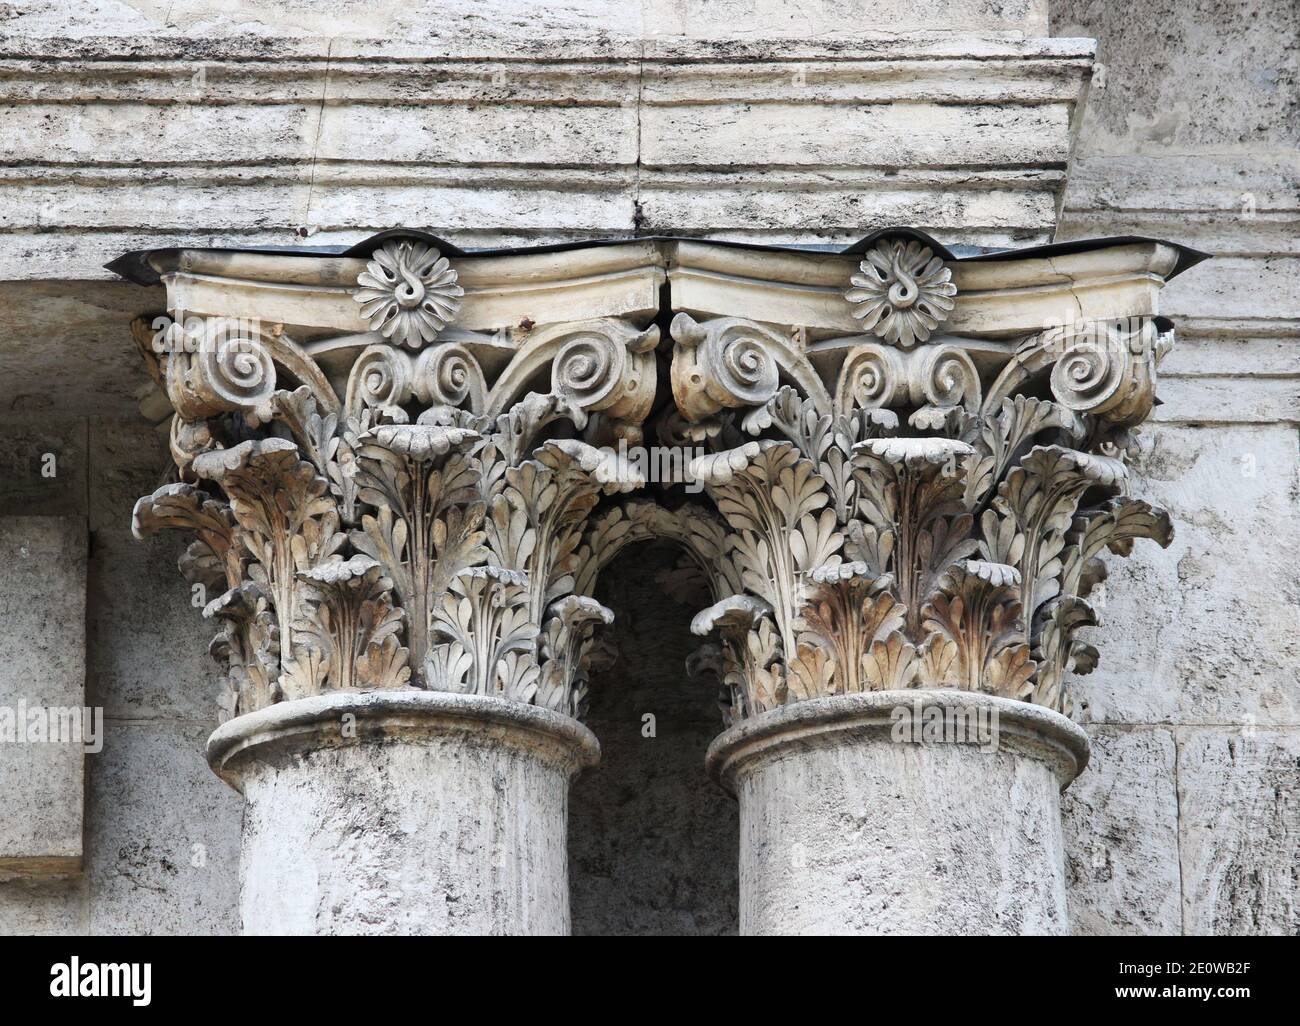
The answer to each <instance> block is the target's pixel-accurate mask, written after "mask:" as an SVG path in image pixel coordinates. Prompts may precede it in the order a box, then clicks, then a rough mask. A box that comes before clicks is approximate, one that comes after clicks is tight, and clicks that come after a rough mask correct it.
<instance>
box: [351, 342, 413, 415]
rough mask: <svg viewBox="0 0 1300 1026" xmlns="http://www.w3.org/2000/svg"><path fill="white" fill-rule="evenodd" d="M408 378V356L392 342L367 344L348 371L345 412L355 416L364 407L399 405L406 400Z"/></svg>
mask: <svg viewBox="0 0 1300 1026" xmlns="http://www.w3.org/2000/svg"><path fill="white" fill-rule="evenodd" d="M411 382H412V368H411V359H410V357H408V356H407V355H406V354H405V353H403V352H401V350H398V349H394V348H393V347H392V346H386V345H374V346H368V347H367V348H366V349H364V350H363V351H362V353H361V355H360V356H358V357H357V362H356V363H354V364H353V365H352V371H351V373H350V374H349V375H348V394H347V409H348V412H349V413H350V414H352V415H354V416H355V415H356V414H357V413H359V412H360V411H361V410H362V409H363V408H365V407H380V408H384V407H392V406H401V405H402V404H403V403H406V402H409V401H410V398H411Z"/></svg>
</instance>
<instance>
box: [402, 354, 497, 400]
mask: <svg viewBox="0 0 1300 1026" xmlns="http://www.w3.org/2000/svg"><path fill="white" fill-rule="evenodd" d="M412 388H413V389H414V390H415V394H416V396H417V397H419V399H420V401H421V402H424V403H428V404H429V405H431V406H454V407H466V408H468V409H469V410H470V411H471V412H473V413H481V412H483V402H484V397H485V396H486V394H487V385H486V383H485V382H484V378H483V368H482V367H480V366H479V362H478V361H477V360H476V359H474V356H473V354H472V353H471V352H470V351H469V350H468V349H466V348H465V347H464V346H461V345H440V346H438V347H436V348H433V349H426V350H425V351H424V352H422V353H421V354H420V358H419V359H418V360H417V361H416V363H415V377H414V381H413V383H412Z"/></svg>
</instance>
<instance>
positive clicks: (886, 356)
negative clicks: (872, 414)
mask: <svg viewBox="0 0 1300 1026" xmlns="http://www.w3.org/2000/svg"><path fill="white" fill-rule="evenodd" d="M907 378H908V375H907V367H906V365H905V363H904V358H903V355H902V354H901V353H900V352H899V351H898V350H896V349H889V348H887V347H886V346H881V345H875V344H874V343H868V344H866V345H861V346H858V347H856V348H855V349H854V350H853V352H852V353H850V354H849V357H848V359H846V360H845V361H844V366H843V367H841V368H840V378H839V386H838V388H837V389H836V395H835V408H836V409H837V410H840V411H842V412H846V413H847V412H848V411H849V410H852V409H854V408H860V409H864V410H879V409H888V408H889V407H891V406H896V405H898V404H899V403H900V402H902V401H903V400H905V399H906V398H907V394H908V385H907Z"/></svg>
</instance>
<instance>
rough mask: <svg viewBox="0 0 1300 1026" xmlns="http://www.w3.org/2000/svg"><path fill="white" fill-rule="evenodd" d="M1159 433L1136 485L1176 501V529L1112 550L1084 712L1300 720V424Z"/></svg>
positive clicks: (1167, 720) (1137, 718)
mask: <svg viewBox="0 0 1300 1026" xmlns="http://www.w3.org/2000/svg"><path fill="white" fill-rule="evenodd" d="M1145 446H1146V452H1145V454H1144V455H1143V457H1142V458H1141V460H1139V461H1138V463H1137V464H1136V466H1135V468H1134V474H1135V477H1137V478H1139V480H1137V481H1135V482H1134V489H1135V490H1136V491H1137V492H1138V493H1139V494H1142V495H1149V496H1150V497H1151V498H1152V500H1153V501H1156V502H1158V503H1160V504H1161V505H1162V506H1165V507H1166V508H1168V509H1169V511H1170V515H1171V516H1172V518H1173V521H1174V523H1175V525H1176V529H1175V533H1174V540H1173V543H1172V544H1171V545H1170V546H1169V548H1168V549H1166V550H1164V551H1157V550H1155V548H1154V547H1148V550H1147V552H1146V553H1144V558H1142V559H1140V560H1139V559H1133V560H1123V561H1121V560H1112V561H1110V564H1109V566H1110V577H1109V579H1108V580H1107V581H1106V583H1105V584H1104V585H1103V595H1104V603H1103V604H1102V605H1101V610H1100V611H1101V616H1102V620H1103V626H1102V627H1101V628H1099V629H1097V630H1096V631H1093V632H1091V633H1093V634H1095V635H1096V636H1098V637H1099V638H1101V639H1102V640H1101V643H1102V644H1103V645H1104V646H1105V648H1104V651H1105V656H1106V657H1105V658H1103V659H1102V661H1101V663H1100V665H1099V666H1098V668H1097V669H1096V670H1095V671H1094V672H1093V673H1092V674H1090V675H1088V676H1082V677H1076V678H1075V685H1074V686H1075V687H1076V688H1077V689H1078V694H1079V697H1080V701H1081V703H1083V704H1084V705H1085V706H1086V708H1085V710H1084V712H1083V718H1084V719H1085V720H1086V721H1089V722H1121V723H1147V724H1153V723H1158V724H1180V723H1181V724H1190V723H1205V724H1216V723H1246V722H1248V720H1247V717H1250V718H1253V719H1254V721H1255V722H1257V723H1260V724H1288V725H1292V724H1296V723H1297V722H1300V686H1298V685H1297V680H1296V666H1297V665H1300V647H1298V646H1300V640H1298V639H1297V635H1296V632H1295V629H1294V625H1295V623H1296V620H1297V616H1300V606H1297V602H1300V596H1297V594H1296V589H1295V586H1294V585H1295V581H1296V580H1297V579H1300V555H1297V554H1298V553H1300V513H1297V498H1298V497H1300V483H1298V479H1297V474H1298V473H1300V471H1298V470H1297V465H1296V458H1295V430H1294V429H1293V428H1290V427H1284V426H1280V425H1278V426H1271V427H1265V426H1235V425H1234V426H1226V425H1221V426H1217V427H1213V428H1209V427H1191V426H1182V425H1179V426H1172V425H1170V426H1165V425H1159V426H1156V427H1153V428H1149V429H1148V440H1147V441H1146V442H1145ZM1265 539H1267V544H1265V543H1264V542H1265Z"/></svg>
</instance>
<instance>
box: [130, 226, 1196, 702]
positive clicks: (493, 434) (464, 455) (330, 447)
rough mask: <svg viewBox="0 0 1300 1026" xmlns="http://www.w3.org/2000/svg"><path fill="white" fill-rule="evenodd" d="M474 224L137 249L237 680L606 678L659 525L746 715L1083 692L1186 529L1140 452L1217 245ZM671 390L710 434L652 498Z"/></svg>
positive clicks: (184, 475) (188, 497) (482, 690)
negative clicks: (1131, 606) (619, 609)
mask: <svg viewBox="0 0 1300 1026" xmlns="http://www.w3.org/2000/svg"><path fill="white" fill-rule="evenodd" d="M440 245H442V244H440V243H437V240H433V239H431V238H430V237H428V236H419V235H418V234H417V233H412V234H411V236H410V237H409V238H407V237H404V236H400V235H399V236H392V235H386V236H384V237H382V238H381V239H379V240H375V241H372V242H371V243H368V244H363V245H362V246H360V247H358V248H357V250H356V251H354V252H352V253H349V254H345V255H344V256H342V257H339V256H323V255H320V254H309V253H300V254H289V255H284V254H276V255H269V254H262V253H243V254H233V255H232V254H229V253H212V252H208V251H201V250H195V251H184V252H181V253H177V252H175V251H161V252H159V253H154V254H146V255H144V256H143V257H141V258H140V259H143V260H147V261H148V263H149V266H150V267H152V269H153V271H154V273H156V274H157V276H158V277H159V278H160V279H161V280H163V281H164V282H165V283H166V285H167V289H168V302H169V311H168V314H167V315H166V316H164V317H160V318H155V319H154V320H152V321H149V320H142V321H140V322H138V324H137V329H136V337H137V341H138V343H139V345H140V348H141V350H142V351H143V352H144V354H145V356H146V359H147V361H148V363H149V367H150V369H151V371H152V373H153V375H154V378H155V380H156V381H157V383H158V385H159V386H160V388H161V389H162V390H163V391H165V393H166V396H167V398H168V399H169V401H170V402H171V405H172V408H173V409H174V411H175V415H174V417H173V421H172V429H171V449H172V454H173V456H174V458H175V462H176V474H175V477H176V481H175V482H174V483H172V484H169V485H167V486H165V487H163V488H161V489H159V490H158V491H157V492H155V493H154V494H153V495H151V496H148V497H146V498H144V499H142V500H141V501H140V503H139V504H138V506H137V509H136V516H135V527H136V532H137V534H141V535H143V534H146V533H148V532H150V531H153V530H155V529H158V528H162V527H168V528H174V527H179V528H185V529H188V530H190V531H191V532H193V534H194V541H193V544H191V545H190V547H189V549H188V550H187V552H186V554H185V557H184V558H183V560H182V571H183V572H184V573H185V574H186V575H187V577H189V579H190V580H191V581H193V582H194V583H195V584H198V585H202V586H203V587H204V588H206V589H209V590H210V591H211V592H212V593H211V594H210V601H209V603H208V605H207V615H208V616H209V617H211V618H212V619H213V620H215V621H216V622H217V624H218V626H219V633H218V635H217V639H216V641H215V642H214V643H213V652H214V654H215V655H216V656H217V657H218V658H219V659H220V660H221V661H222V662H223V663H224V664H225V665H226V666H227V668H228V671H229V675H230V682H231V692H230V694H231V699H230V703H229V704H230V708H231V711H252V710H255V709H258V708H261V707H263V706H266V705H269V704H272V703H275V702H278V701H281V700H284V699H288V698H302V697H309V696H313V695H318V694H320V693H322V692H326V691H332V690H343V691H352V690H378V689H408V688H420V689H433V690H439V691H450V692H460V693H466V694H477V695H496V696H499V697H505V698H508V699H512V700H515V701H518V702H522V703H531V704H537V705H542V706H545V707H547V708H549V709H553V710H557V711H560V712H564V713H567V714H570V715H577V714H579V713H580V711H581V709H582V704H583V696H584V693H585V687H586V674H587V670H588V666H589V663H590V652H589V645H590V643H591V641H592V638H593V636H594V633H595V632H596V630H597V629H598V628H599V627H600V626H601V625H603V624H606V623H608V622H609V621H610V618H611V616H612V614H611V612H610V611H609V610H607V609H604V608H603V607H602V606H600V605H599V603H597V602H596V601H595V599H594V598H593V597H592V596H593V592H594V587H595V580H596V576H597V574H598V573H599V571H600V569H601V567H603V566H604V565H606V563H608V561H609V560H610V559H611V558H612V557H613V554H614V553H616V552H617V551H619V549H620V548H622V547H623V546H624V545H626V544H628V543H630V542H631V541H634V540H640V539H643V538H649V537H661V538H669V539H672V540H675V541H677V542H678V543H680V545H681V546H682V547H683V549H684V550H685V555H684V561H683V564H682V567H680V568H679V571H678V572H676V573H675V575H674V577H673V579H672V582H671V584H672V587H673V589H674V590H675V591H680V590H682V588H684V589H685V590H686V591H688V592H689V591H690V589H691V587H692V586H696V585H698V584H699V583H700V582H701V581H702V582H703V583H704V585H705V588H706V591H707V594H708V596H709V599H710V601H711V602H712V603H713V605H712V606H711V607H710V608H708V609H706V610H705V611H704V612H702V613H701V614H700V615H699V616H697V617H696V618H695V625H696V628H697V630H698V631H699V632H700V633H704V634H709V633H713V634H716V635H717V639H716V641H715V643H712V644H711V645H710V646H708V647H706V648H705V649H704V650H703V651H702V652H701V654H700V656H699V658H697V659H696V660H695V664H696V665H697V666H698V667H708V668H712V669H713V670H714V671H715V672H716V673H717V674H718V675H719V676H720V677H721V678H722V679H723V680H724V681H725V684H726V687H725V689H724V691H725V695H726V703H725V704H726V708H727V710H728V715H729V716H731V717H732V718H743V717H746V716H750V715H753V714H756V713H759V712H763V711H766V710H770V709H772V708H775V707H777V706H780V705H784V704H787V703H790V702H796V701H800V700H804V699H809V698H814V697H819V696H825V695H832V694H841V693H852V692H866V691H877V690H890V689H897V688H920V687H924V688H959V689H963V690H968V691H980V692H986V693H990V694H993V695H997V696H1000V697H1004V698H1012V699H1019V700H1024V701H1028V702H1032V703H1037V704H1040V705H1044V706H1047V707H1049V708H1051V709H1055V710H1066V709H1068V708H1069V704H1070V701H1069V696H1068V694H1067V689H1066V686H1065V680H1066V675H1067V672H1068V671H1069V670H1070V669H1071V668H1073V670H1074V671H1075V672H1087V671H1088V670H1089V669H1091V668H1092V666H1093V665H1094V664H1095V662H1096V658H1097V653H1096V650H1095V649H1094V648H1093V647H1092V645H1091V644H1089V643H1088V642H1087V641H1086V640H1084V638H1083V637H1082V636H1080V634H1079V631H1080V630H1081V629H1082V628H1084V627H1090V626H1093V625H1095V624H1096V623H1097V620H1098V616H1097V612H1096V610H1095V609H1094V608H1093V607H1092V606H1091V605H1090V604H1089V596H1090V594H1091V593H1092V591H1093V589H1094V588H1095V587H1096V585H1097V584H1098V583H1099V582H1100V581H1101V580H1102V579H1103V578H1104V576H1105V567H1104V564H1103V563H1102V561H1101V558H1100V557H1101V556H1102V554H1103V553H1104V552H1106V551H1110V552H1112V553H1115V554H1120V555H1126V554H1127V553H1128V552H1129V550H1130V549H1131V548H1132V543H1133V541H1134V540H1135V539H1137V538H1152V539H1154V540H1156V541H1157V542H1159V543H1160V544H1166V545H1167V544H1168V543H1169V540H1170V536H1171V530H1172V528H1171V526H1170V523H1169V519H1168V517H1167V516H1166V515H1165V514H1164V513H1163V512H1162V511H1160V510H1158V509H1155V508H1153V507H1151V506H1149V505H1148V504H1147V503H1145V502H1143V501H1142V500H1140V499H1135V498H1130V497H1129V496H1128V494H1127V477H1128V472H1127V469H1126V460H1127V459H1128V458H1129V456H1130V455H1131V454H1132V452H1133V449H1134V441H1133V432H1134V430H1135V429H1136V428H1137V427H1138V425H1139V424H1140V423H1141V422H1142V421H1143V420H1145V419H1146V418H1147V416H1148V415H1149V414H1150V413H1151V411H1152V409H1153V407H1154V405H1155V402H1156V399H1155V390H1156V381H1157V366H1158V364H1159V362H1160V360H1161V359H1162V358H1163V357H1164V355H1165V354H1166V353H1167V352H1168V350H1169V348H1170V346H1171V345H1172V344H1173V332H1172V330H1171V328H1170V327H1169V325H1168V324H1167V322H1165V321H1163V320H1162V319H1160V318H1159V317H1158V316H1157V315H1156V314H1157V311H1156V302H1155V297H1156V293H1157V292H1158V289H1159V287H1160V286H1161V285H1162V284H1163V282H1164V280H1165V279H1166V278H1168V277H1171V276H1172V275H1173V274H1175V273H1177V272H1178V271H1179V270H1181V269H1182V268H1183V267H1185V266H1188V265H1189V263H1190V262H1194V261H1195V259H1197V258H1198V255H1197V254H1194V253H1191V252H1190V251H1186V250H1181V249H1178V248H1177V247H1173V246H1170V245H1167V244H1164V243H1157V242H1142V241H1136V242H1135V241H1133V240H1122V241H1119V242H1115V243H1108V242H1105V241H1102V242H1095V243H1084V244H1074V245H1072V246H1067V247H1061V248H1058V249H1057V250H1055V251H1053V252H1050V253H1046V254H1044V253H1039V252H1034V251H1029V252H1027V253H1025V254H1016V253H1002V254H986V255H982V256H979V257H975V258H967V259H957V258H955V257H953V256H952V255H951V254H949V253H947V251H945V250H943V248H942V247H941V246H939V245H938V244H937V243H935V242H934V241H933V240H929V239H926V238H924V237H923V236H920V235H919V233H914V232H902V231H900V232H898V233H897V234H894V235H890V234H888V233H886V234H884V235H882V236H881V237H879V238H874V239H868V240H865V242H864V244H863V245H862V246H861V247H855V251H851V252H848V253H845V254H824V253H811V252H800V251H790V250H786V251H781V250H758V249H755V248H745V247H730V246H726V245H723V244H713V243H703V242H692V241H685V240H682V241H645V242H633V243H624V244H619V245H611V246H574V247H570V248H568V249H567V250H565V251H564V252H563V253H560V254H555V253H549V252H543V253H538V254H528V253H523V254H520V253H503V254H476V255H470V254H459V253H450V254H449V255H448V254H446V253H443V252H441V251H440V249H439V246H440ZM665 285H667V289H666V290H665V288H664V286H665ZM665 297H667V298H668V299H669V307H670V308H669V309H661V304H662V303H663V300H664V298H665ZM1066 311H1068V312H1069V313H1068V316H1063V313H1064V312H1066ZM663 327H666V328H667V332H666V333H664V332H662V331H661V328H663ZM661 350H662V351H663V355H662V357H661V356H660V351H661ZM669 350H670V351H669ZM661 359H662V360H666V361H668V362H670V364H671V366H670V367H669V368H661V366H660V361H661ZM661 369H665V370H666V371H667V374H666V376H667V377H668V378H669V379H670V380H671V385H672V389H671V390H672V397H671V399H672V401H671V402H669V397H668V396H667V395H663V396H662V397H660V399H661V401H659V403H658V407H657V408H656V402H657V397H656V384H657V380H658V379H659V376H660V373H659V372H660V370H661ZM674 407H675V409H674ZM648 420H650V421H652V422H653V425H654V427H655V428H656V431H655V433H654V436H657V437H659V438H661V439H666V440H670V441H678V442H679V441H682V440H689V441H691V442H693V443H697V448H698V449H699V453H700V454H697V455H696V458H695V459H694V460H693V461H691V462H690V464H689V467H687V468H686V469H685V472H684V473H681V472H679V473H678V474H677V475H676V476H671V479H669V480H659V481H657V482H656V485H657V490H656V491H654V492H648V493H647V494H646V495H645V496H644V497H642V498H638V499H637V500H635V501H623V502H620V501H618V500H617V496H618V494H619V493H621V492H626V491H629V490H632V489H634V488H638V487H640V486H641V485H643V484H644V483H645V482H644V481H643V480H642V468H643V467H645V466H647V465H649V466H657V465H658V464H657V463H655V462H654V461H650V462H649V463H648V464H647V463H645V462H642V461H640V460H631V459H627V460H625V459H623V458H622V457H621V456H620V455H618V454H617V453H618V452H621V451H623V447H624V446H625V445H636V444H637V443H639V442H641V441H642V439H643V437H644V431H643V425H645V423H646V422H647V421H648ZM691 485H698V486H701V487H703V488H704V489H705V491H706V493H707V496H706V497H707V500H708V502H707V503H705V502H700V501H698V500H695V499H694V498H693V497H692V496H691V495H690V494H689V493H690V492H691V491H692V490H693V489H692V488H691V487H689V486H691ZM683 486H687V487H685V491H686V493H687V494H686V495H685V496H682V495H678V494H674V491H675V490H680V489H682V488H683ZM659 500H662V501H659ZM678 585H681V586H682V588H679V587H678Z"/></svg>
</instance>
